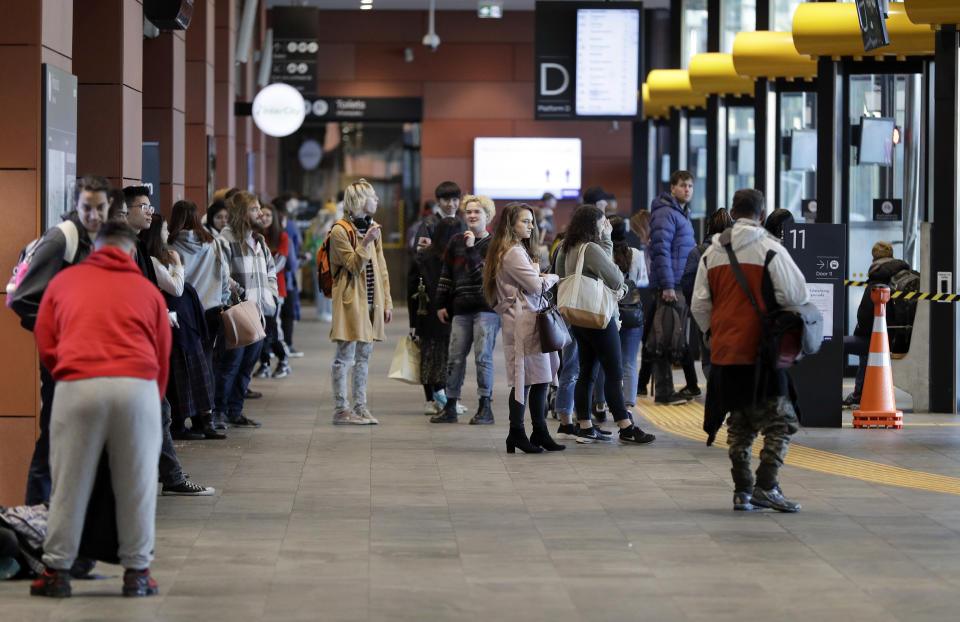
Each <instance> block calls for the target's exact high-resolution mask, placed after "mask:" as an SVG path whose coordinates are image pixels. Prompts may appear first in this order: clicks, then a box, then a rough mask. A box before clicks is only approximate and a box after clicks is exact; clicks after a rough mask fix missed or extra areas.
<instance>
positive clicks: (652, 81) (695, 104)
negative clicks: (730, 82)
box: [647, 69, 707, 108]
mask: <svg viewBox="0 0 960 622" xmlns="http://www.w3.org/2000/svg"><path fill="white" fill-rule="evenodd" d="M647 87H648V88H649V91H650V99H652V100H653V101H654V103H655V104H657V105H660V106H666V107H668V108H706V107H707V96H706V95H704V94H703V93H696V92H694V90H693V88H692V87H691V86H690V74H689V72H687V70H686V69H654V70H653V71H651V72H650V73H649V74H648V75H647Z"/></svg>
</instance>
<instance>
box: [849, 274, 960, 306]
mask: <svg viewBox="0 0 960 622" xmlns="http://www.w3.org/2000/svg"><path fill="white" fill-rule="evenodd" d="M854 276H856V275H854ZM843 284H844V285H846V286H847V287H866V286H868V285H870V282H869V281H853V280H850V279H847V280H846V281H844V282H843ZM890 298H904V299H906V300H935V301H937V302H957V301H958V300H960V294H934V293H933V292H904V291H891V292H890Z"/></svg>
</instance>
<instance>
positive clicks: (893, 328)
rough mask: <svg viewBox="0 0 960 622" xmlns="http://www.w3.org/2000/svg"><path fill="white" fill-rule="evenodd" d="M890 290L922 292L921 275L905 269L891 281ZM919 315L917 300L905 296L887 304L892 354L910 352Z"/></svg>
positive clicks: (892, 299)
mask: <svg viewBox="0 0 960 622" xmlns="http://www.w3.org/2000/svg"><path fill="white" fill-rule="evenodd" d="M890 289H891V290H892V291H894V292H904V293H909V292H918V291H920V273H919V272H917V271H916V270H911V269H909V268H904V269H903V270H900V271H899V272H897V273H896V274H894V275H893V277H892V278H891V279H890ZM916 315H917V300H916V299H912V300H910V299H907V298H904V297H903V296H900V297H898V298H891V299H890V302H888V303H887V335H888V336H889V338H890V352H892V353H894V354H903V353H906V352H908V351H909V350H910V336H911V334H912V333H913V319H914V317H916Z"/></svg>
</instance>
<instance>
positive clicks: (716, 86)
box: [690, 52, 753, 95]
mask: <svg viewBox="0 0 960 622" xmlns="http://www.w3.org/2000/svg"><path fill="white" fill-rule="evenodd" d="M690 87H691V88H692V89H693V90H694V91H696V92H698V93H707V94H711V95H713V94H716V95H753V80H752V79H751V78H745V77H743V76H741V75H740V74H739V73H737V70H736V69H735V68H734V64H733V54H720V53H716V52H708V53H706V54H697V55H696V56H694V57H693V58H691V59H690Z"/></svg>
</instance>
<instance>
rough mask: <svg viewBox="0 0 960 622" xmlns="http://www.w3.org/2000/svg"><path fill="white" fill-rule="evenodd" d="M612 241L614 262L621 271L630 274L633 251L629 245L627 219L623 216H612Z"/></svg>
mask: <svg viewBox="0 0 960 622" xmlns="http://www.w3.org/2000/svg"><path fill="white" fill-rule="evenodd" d="M610 241H612V242H613V263H615V264H617V267H618V268H620V272H623V273H624V274H628V273H629V272H630V264H631V263H632V261H633V253H632V252H631V249H630V247H629V246H627V221H625V220H624V219H623V218H622V217H621V216H611V217H610Z"/></svg>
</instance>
